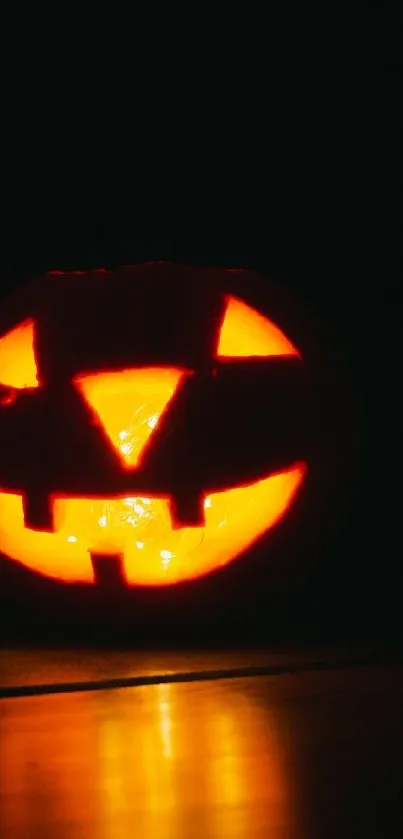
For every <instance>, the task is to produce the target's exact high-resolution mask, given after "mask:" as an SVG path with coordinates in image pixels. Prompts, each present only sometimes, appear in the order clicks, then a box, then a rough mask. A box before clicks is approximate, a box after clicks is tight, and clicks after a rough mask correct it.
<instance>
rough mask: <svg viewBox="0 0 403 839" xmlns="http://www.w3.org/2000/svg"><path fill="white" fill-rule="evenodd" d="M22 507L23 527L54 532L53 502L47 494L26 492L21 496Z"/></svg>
mask: <svg viewBox="0 0 403 839" xmlns="http://www.w3.org/2000/svg"><path fill="white" fill-rule="evenodd" d="M22 507H23V513H24V525H25V527H28V528H29V529H30V530H41V531H44V532H47V533H54V532H55V530H56V527H55V521H54V514H53V503H52V501H51V499H50V497H49V496H48V495H41V494H39V493H36V492H28V493H27V494H26V495H25V496H24V498H23V502H22Z"/></svg>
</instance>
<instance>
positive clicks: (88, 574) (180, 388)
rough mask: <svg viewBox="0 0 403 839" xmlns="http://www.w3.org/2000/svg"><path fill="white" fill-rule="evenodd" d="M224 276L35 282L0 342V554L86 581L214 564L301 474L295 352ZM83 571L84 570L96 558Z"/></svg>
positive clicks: (99, 276) (253, 531)
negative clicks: (116, 571) (110, 573)
mask: <svg viewBox="0 0 403 839" xmlns="http://www.w3.org/2000/svg"><path fill="white" fill-rule="evenodd" d="M231 278H232V275H231V273H230V272H224V271H221V272H220V271H219V272H214V271H213V272H211V271H210V272H206V273H205V274H204V275H203V272H201V271H196V270H191V269H185V268H180V267H179V268H175V267H174V266H170V265H165V264H160V263H155V264H149V265H146V266H138V267H135V268H127V269H122V270H120V271H118V272H104V271H95V272H90V273H86V274H84V273H83V274H79V273H77V272H76V273H71V274H57V273H56V272H55V273H54V274H51V275H47V277H45V278H44V280H43V281H42V285H41V286H37V287H35V290H34V292H33V293H32V294H31V297H30V298H29V300H28V303H27V301H25V303H24V304H18V303H17V305H16V306H14V309H13V311H12V316H11V322H10V323H8V324H7V325H6V326H3V327H2V329H1V333H0V445H1V449H0V490H1V491H0V548H1V551H2V552H3V553H4V554H5V555H7V556H8V557H10V558H11V559H14V560H17V561H19V562H21V563H23V564H24V565H26V566H28V567H29V568H30V569H32V570H34V571H37V572H40V573H42V574H46V575H48V576H50V577H54V578H56V579H59V580H64V581H70V582H74V581H81V582H83V581H86V582H92V581H93V580H94V575H95V578H96V574H97V567H99V563H102V562H107V561H108V557H110V558H111V561H112V559H113V561H114V562H115V563H116V564H117V566H118V567H119V568H120V570H121V572H122V577H123V578H124V579H125V580H126V582H127V583H128V584H144V585H167V584H170V583H175V582H179V581H182V580H187V579H191V578H196V577H198V576H200V575H203V574H206V573H208V572H210V571H213V570H214V569H216V568H218V567H220V566H223V565H225V564H226V563H228V562H230V561H231V560H233V559H234V558H235V557H236V556H238V555H239V554H240V553H242V552H243V551H245V549H246V548H247V547H248V546H249V545H250V544H251V543H253V542H254V541H255V540H256V539H257V538H258V537H259V536H261V535H262V534H263V533H264V532H266V531H267V530H268V529H269V528H270V527H271V526H272V525H273V524H274V523H275V522H277V521H278V520H279V519H280V518H281V517H283V516H284V514H285V512H286V510H287V509H288V507H289V505H290V504H291V502H292V500H293V498H294V496H295V494H296V492H297V490H298V488H299V487H300V485H301V483H302V481H303V477H304V474H305V470H306V458H305V451H304V441H303V434H302V433H299V431H298V420H297V421H296V416H297V417H298V413H300V412H301V410H302V406H303V401H304V395H303V391H304V388H303V385H302V384H301V382H302V378H301V376H302V370H303V364H302V359H301V357H300V353H299V351H298V350H297V349H296V347H295V346H294V345H293V343H292V342H291V341H290V340H289V338H288V337H286V335H285V334H284V332H283V331H282V330H281V329H280V327H279V326H277V325H275V324H274V323H273V322H272V321H271V320H270V319H268V318H267V317H266V316H264V315H263V314H262V313H260V312H259V311H257V310H256V308H254V307H252V306H250V305H249V304H248V302H247V300H246V299H245V298H244V299H242V297H241V296H239V295H238V294H234V293H232V291H231ZM97 563H98V565H97Z"/></svg>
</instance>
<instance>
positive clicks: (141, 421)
mask: <svg viewBox="0 0 403 839" xmlns="http://www.w3.org/2000/svg"><path fill="white" fill-rule="evenodd" d="M185 375H186V374H185V373H183V372H182V371H181V370H177V369H170V368H167V367H147V368H145V369H137V370H122V371H115V372H108V373H95V374H93V375H88V376H79V377H77V378H76V379H75V380H74V382H75V384H76V386H77V387H78V388H79V390H80V392H81V393H82V395H83V397H84V399H85V400H86V402H87V403H88V404H89V406H90V407H91V409H92V411H93V412H95V414H96V416H97V418H98V420H99V421H100V423H101V425H102V426H103V428H104V429H105V431H106V433H107V435H108V437H109V439H110V441H111V443H112V444H113V446H114V448H115V449H116V451H117V452H118V454H119V457H120V459H121V461H122V465H124V466H126V467H129V466H137V464H138V462H139V458H140V456H141V453H142V451H143V449H144V446H145V445H146V443H147V441H148V439H149V437H150V435H151V434H152V432H153V430H154V428H155V427H156V425H157V424H158V421H159V419H160V417H161V414H162V412H163V411H164V410H165V408H166V407H167V405H168V402H170V400H171V399H172V396H173V395H174V393H175V391H176V389H177V387H178V385H179V382H180V381H181V379H182V378H183V376H185Z"/></svg>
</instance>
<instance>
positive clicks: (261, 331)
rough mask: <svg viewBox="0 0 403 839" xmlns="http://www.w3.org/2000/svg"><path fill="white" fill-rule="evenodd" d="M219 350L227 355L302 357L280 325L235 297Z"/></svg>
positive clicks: (221, 335)
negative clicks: (276, 324)
mask: <svg viewBox="0 0 403 839" xmlns="http://www.w3.org/2000/svg"><path fill="white" fill-rule="evenodd" d="M217 354H218V356H219V357H226V358H231V357H232V358H234V357H235V358H236V357H239V358H242V357H253V356H268V355H296V356H298V357H299V353H298V350H296V348H295V347H294V346H293V345H292V344H291V342H290V341H289V340H288V338H287V337H286V336H285V335H284V332H282V331H281V329H279V328H278V326H275V324H274V323H272V322H271V321H270V320H269V319H268V318H266V317H264V316H263V315H260V314H259V312H256V311H255V309H251V308H250V306H247V305H246V303H243V302H242V300H238V299H237V298H236V297H229V298H228V303H227V308H226V311H225V315H224V320H223V323H222V327H221V332H220V337H219V343H218V353H217Z"/></svg>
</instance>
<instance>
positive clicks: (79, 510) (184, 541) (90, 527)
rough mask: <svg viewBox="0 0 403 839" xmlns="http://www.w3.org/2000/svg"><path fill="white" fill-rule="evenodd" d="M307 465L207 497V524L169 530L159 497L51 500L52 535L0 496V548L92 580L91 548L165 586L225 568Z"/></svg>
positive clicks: (14, 500) (66, 575)
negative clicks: (119, 558) (26, 521)
mask: <svg viewBox="0 0 403 839" xmlns="http://www.w3.org/2000/svg"><path fill="white" fill-rule="evenodd" d="M305 469H306V467H305V464H304V463H297V464H295V465H294V467H293V468H291V469H289V470H287V471H285V472H281V473H280V474H278V475H271V476H270V477H268V478H265V479H264V480H261V481H257V482H256V483H254V484H251V485H249V486H243V487H237V488H236V489H229V490H226V491H224V492H217V493H212V494H211V495H209V496H208V497H206V499H205V502H204V503H205V515H206V523H205V526H204V527H184V528H182V529H179V530H173V528H172V523H171V516H170V510H169V502H168V500H166V499H162V498H139V497H136V498H121V499H114V500H110V501H108V500H91V499H61V498H54V500H53V509H54V517H55V525H56V532H55V533H44V532H39V531H34V530H30V529H29V528H27V527H25V525H24V515H23V506H22V497H21V495H15V494H11V493H5V492H2V493H0V544H1V549H2V551H3V552H4V553H5V554H6V555H8V556H10V557H11V558H13V559H16V560H19V561H20V562H22V563H23V564H24V565H26V566H28V567H29V568H31V569H32V570H34V571H39V572H40V573H43V574H46V575H48V576H50V577H55V578H57V579H60V580H65V581H70V582H74V581H87V582H91V581H93V578H94V577H93V569H92V564H91V559H90V551H92V552H100V553H112V554H114V553H117V552H119V553H122V555H123V564H124V571H125V576H126V579H127V581H128V583H131V584H139V585H169V584H172V583H175V582H178V581H180V580H189V579H192V578H196V577H199V576H201V575H203V574H207V573H208V572H209V571H213V570H214V569H216V568H218V567H220V566H223V565H226V564H227V563H228V562H230V561H231V560H233V559H234V558H235V557H236V556H237V555H238V554H239V553H241V552H242V551H243V550H245V549H246V548H247V547H248V546H249V545H250V544H251V543H252V542H254V541H255V540H256V539H257V538H258V537H259V536H261V535H262V534H263V533H264V532H265V531H266V530H268V529H269V528H270V527H272V526H273V525H274V524H275V523H276V522H277V521H278V520H279V519H280V518H281V517H282V516H283V515H284V513H285V512H286V510H287V509H288V507H289V505H290V503H291V501H292V500H293V498H294V495H295V493H296V492H297V490H298V488H299V487H300V485H301V483H302V481H303V477H304V474H305Z"/></svg>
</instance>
